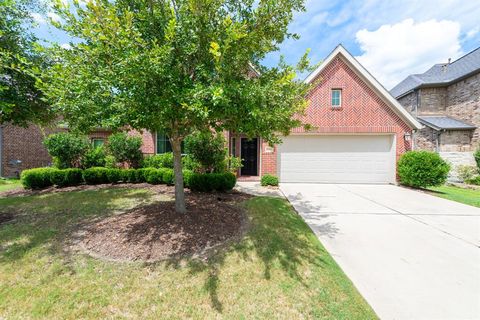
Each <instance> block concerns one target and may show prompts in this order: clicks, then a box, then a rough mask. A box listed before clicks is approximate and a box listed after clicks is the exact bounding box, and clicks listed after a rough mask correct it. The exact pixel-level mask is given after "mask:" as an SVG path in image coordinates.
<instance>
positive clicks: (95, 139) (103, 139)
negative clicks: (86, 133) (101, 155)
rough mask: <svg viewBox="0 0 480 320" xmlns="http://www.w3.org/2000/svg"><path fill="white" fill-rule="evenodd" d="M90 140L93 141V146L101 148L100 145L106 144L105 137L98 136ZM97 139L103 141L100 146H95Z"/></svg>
mask: <svg viewBox="0 0 480 320" xmlns="http://www.w3.org/2000/svg"><path fill="white" fill-rule="evenodd" d="M90 141H91V142H92V146H93V148H99V147H102V146H104V145H105V138H99V137H96V138H91V139H90ZM95 141H101V142H102V144H101V145H98V146H95Z"/></svg>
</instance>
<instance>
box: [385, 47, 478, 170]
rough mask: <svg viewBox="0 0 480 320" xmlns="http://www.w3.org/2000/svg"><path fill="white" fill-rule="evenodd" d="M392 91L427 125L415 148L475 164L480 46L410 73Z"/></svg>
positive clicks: (417, 139)
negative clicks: (430, 66) (417, 72)
mask: <svg viewBox="0 0 480 320" xmlns="http://www.w3.org/2000/svg"><path fill="white" fill-rule="evenodd" d="M390 92H391V94H392V95H393V96H394V97H395V98H396V99H397V100H398V101H399V102H400V104H401V105H402V106H403V107H404V108H405V109H406V110H407V111H408V112H410V113H411V114H412V115H414V116H415V117H416V118H417V119H418V120H419V122H421V123H422V124H423V125H424V126H425V127H424V128H423V129H421V130H419V131H418V132H416V133H415V134H414V148H415V149H423V150H431V151H436V152H439V153H440V155H442V157H444V158H446V159H447V160H449V161H450V162H452V163H453V164H454V165H458V164H472V165H473V164H474V160H473V155H472V152H473V151H475V149H477V148H478V147H479V143H480V48H477V49H476V50H474V51H472V52H470V53H468V54H466V55H465V56H463V57H461V58H459V59H458V60H456V61H454V62H451V63H450V62H449V63H443V64H436V65H434V66H433V67H432V68H430V69H429V70H428V71H426V72H425V73H423V74H414V75H410V76H408V77H407V78H406V79H405V80H403V81H402V82H400V83H399V84H398V85H396V86H395V87H394V88H393V89H392V90H391V91H390Z"/></svg>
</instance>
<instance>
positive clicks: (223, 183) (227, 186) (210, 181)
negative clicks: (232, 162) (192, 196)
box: [188, 172, 237, 192]
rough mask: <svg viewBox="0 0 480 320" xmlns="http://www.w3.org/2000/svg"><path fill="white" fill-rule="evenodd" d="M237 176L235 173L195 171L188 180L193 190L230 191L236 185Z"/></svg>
mask: <svg viewBox="0 0 480 320" xmlns="http://www.w3.org/2000/svg"><path fill="white" fill-rule="evenodd" d="M235 183H237V178H236V177H235V175H234V174H233V173H230V172H227V173H206V174H199V173H193V174H191V175H190V177H189V180H188V185H189V188H190V189H191V190H192V191H200V192H210V191H229V190H232V189H233V187H235Z"/></svg>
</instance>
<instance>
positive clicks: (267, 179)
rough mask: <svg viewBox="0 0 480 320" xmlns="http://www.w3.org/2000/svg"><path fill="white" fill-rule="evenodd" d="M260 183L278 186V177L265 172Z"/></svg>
mask: <svg viewBox="0 0 480 320" xmlns="http://www.w3.org/2000/svg"><path fill="white" fill-rule="evenodd" d="M260 184H261V185H262V186H263V187H265V186H278V177H277V176H274V175H271V174H266V175H264V176H262V179H261V180H260Z"/></svg>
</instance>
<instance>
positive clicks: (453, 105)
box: [446, 73, 480, 151]
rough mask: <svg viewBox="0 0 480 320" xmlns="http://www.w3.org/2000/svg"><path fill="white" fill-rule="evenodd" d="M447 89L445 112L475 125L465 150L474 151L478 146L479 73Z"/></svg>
mask: <svg viewBox="0 0 480 320" xmlns="http://www.w3.org/2000/svg"><path fill="white" fill-rule="evenodd" d="M447 90H448V96H447V109H446V114H447V115H449V116H451V117H452V118H455V119H459V120H462V121H465V122H467V123H470V124H473V125H474V126H476V127H477V129H476V130H475V131H474V132H473V135H472V138H471V143H470V148H469V149H468V150H465V151H474V150H475V149H477V148H478V147H480V146H479V144H480V73H477V74H476V75H474V76H471V77H469V78H466V79H465V80H462V81H459V82H457V83H455V84H452V85H451V86H449V87H448V88H447Z"/></svg>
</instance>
